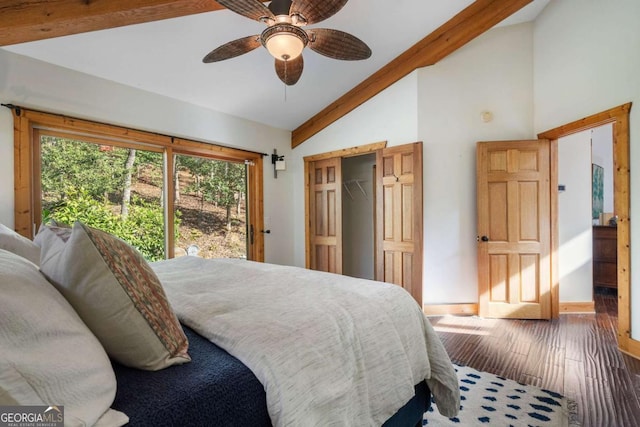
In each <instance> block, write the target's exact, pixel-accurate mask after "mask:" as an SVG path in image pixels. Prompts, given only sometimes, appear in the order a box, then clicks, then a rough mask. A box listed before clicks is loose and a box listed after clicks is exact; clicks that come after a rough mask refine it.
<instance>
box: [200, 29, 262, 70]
mask: <svg viewBox="0 0 640 427" xmlns="http://www.w3.org/2000/svg"><path fill="white" fill-rule="evenodd" d="M261 45H262V44H261V43H260V36H248V37H243V38H241V39H237V40H233V41H230V42H229V43H225V44H223V45H222V46H220V47H217V48H215V49H213V50H212V51H211V52H209V53H208V54H207V56H205V57H204V58H203V59H202V62H204V63H206V64H208V63H210V62H218V61H224V60H225V59H231V58H235V57H236V56H240V55H242V54H244V53H247V52H251V51H252V50H253V49H255V48H257V47H259V46H261Z"/></svg>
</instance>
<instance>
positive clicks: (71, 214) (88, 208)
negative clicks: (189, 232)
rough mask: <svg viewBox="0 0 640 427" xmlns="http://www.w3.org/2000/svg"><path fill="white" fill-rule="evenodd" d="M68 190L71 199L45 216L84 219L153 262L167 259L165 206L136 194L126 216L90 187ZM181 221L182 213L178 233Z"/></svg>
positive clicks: (53, 208) (176, 223)
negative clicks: (97, 198)
mask: <svg viewBox="0 0 640 427" xmlns="http://www.w3.org/2000/svg"><path fill="white" fill-rule="evenodd" d="M64 191H65V194H67V198H65V200H64V201H63V202H60V203H57V204H55V205H51V206H49V207H48V208H47V209H45V211H44V214H43V217H46V218H53V219H55V220H56V221H58V222H63V223H66V224H73V223H74V222H75V221H81V222H83V223H84V224H86V225H88V226H90V227H94V228H98V229H100V230H103V231H106V232H108V233H110V234H113V235H114V236H117V237H119V238H121V239H122V240H124V241H125V242H127V243H129V244H130V245H132V246H133V247H135V248H136V249H137V250H139V251H140V252H141V253H142V255H143V256H144V257H145V258H146V259H147V260H149V261H158V260H161V259H164V212H163V209H162V207H161V206H156V205H153V204H151V203H149V202H145V201H143V200H142V199H140V198H138V197H134V198H133V199H132V201H131V206H130V207H129V215H128V216H127V218H126V219H123V218H122V217H121V216H120V215H118V214H116V213H114V212H113V210H112V208H111V207H110V206H109V205H108V204H107V203H105V202H103V201H102V202H101V201H97V200H95V199H94V198H92V197H91V195H90V194H89V192H88V191H87V190H84V189H76V188H73V187H65V190H64ZM179 224H180V219H179V215H176V219H175V230H176V233H177V230H178V225H179ZM176 237H177V236H176Z"/></svg>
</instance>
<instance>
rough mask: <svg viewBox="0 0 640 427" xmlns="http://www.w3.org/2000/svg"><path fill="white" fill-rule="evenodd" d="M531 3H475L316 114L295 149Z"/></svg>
mask: <svg viewBox="0 0 640 427" xmlns="http://www.w3.org/2000/svg"><path fill="white" fill-rule="evenodd" d="M532 1H533V0H476V1H475V2H473V3H472V4H471V5H469V6H468V7H467V8H466V9H464V10H462V11H461V12H460V13H458V14H457V15H456V16H454V17H453V18H451V19H450V20H449V21H447V22H446V23H444V24H443V25H442V26H440V27H439V28H437V29H436V30H435V31H433V32H432V33H431V34H429V35H428V36H426V37H425V38H424V39H422V40H421V41H419V42H418V43H416V44H415V45H413V46H412V47H410V48H409V49H407V50H406V51H405V52H404V53H402V54H400V55H399V56H398V57H397V58H395V59H394V60H393V61H391V62H390V63H388V64H387V65H385V66H384V67H382V68H381V69H380V70H378V71H377V72H375V73H374V74H372V75H371V76H370V77H368V78H367V79H366V80H364V81H363V82H361V83H360V84H358V85H357V86H356V87H354V88H353V89H351V90H350V91H349V92H347V93H346V94H344V95H343V96H341V97H340V98H338V99H337V100H336V101H334V102H333V103H331V104H330V105H329V106H327V107H326V108H325V109H323V110H322V111H320V112H319V113H318V114H316V115H315V116H313V117H312V118H310V119H309V120H307V121H306V122H305V123H303V124H302V125H300V126H299V127H298V128H296V129H294V130H293V132H292V133H291V147H292V148H295V147H297V146H298V145H300V144H302V143H303V142H304V141H306V140H307V139H309V138H311V137H312V136H313V135H315V134H316V133H318V132H320V131H321V130H323V129H324V128H326V127H327V126H329V125H330V124H332V123H333V122H335V121H337V120H338V119H340V118H341V117H343V116H345V115H347V114H348V113H350V112H351V111H353V110H355V109H356V108H357V107H358V106H360V105H362V104H363V103H365V102H366V101H368V100H369V99H371V98H373V97H374V96H376V95H377V94H378V93H380V92H382V91H383V90H384V89H386V88H388V87H389V86H391V85H392V84H394V83H395V82H397V81H398V80H400V79H402V78H403V77H405V76H406V75H408V74H410V73H411V72H413V71H414V70H416V69H417V68H422V67H426V66H428V65H433V64H435V63H437V62H438V61H440V60H441V59H443V58H445V57H446V56H448V55H449V54H451V53H452V52H454V51H456V50H457V49H459V48H460V47H462V46H464V45H465V44H467V43H468V42H470V41H471V40H473V39H474V38H476V37H477V36H479V35H480V34H482V33H484V32H485V31H487V30H489V29H491V28H493V27H494V26H495V25H496V24H498V23H500V22H501V21H503V20H504V19H505V18H508V17H509V16H511V15H512V14H514V13H515V12H517V11H518V10H520V9H522V8H523V7H524V6H526V5H527V4H529V3H531V2H532Z"/></svg>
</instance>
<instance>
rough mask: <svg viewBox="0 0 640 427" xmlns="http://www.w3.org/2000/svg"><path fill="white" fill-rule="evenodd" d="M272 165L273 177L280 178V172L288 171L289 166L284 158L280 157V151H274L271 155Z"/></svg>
mask: <svg viewBox="0 0 640 427" xmlns="http://www.w3.org/2000/svg"><path fill="white" fill-rule="evenodd" d="M271 163H272V164H273V177H274V178H278V171H283V170H286V169H287V164H286V163H285V162H284V156H278V150H275V149H274V150H273V154H272V155H271Z"/></svg>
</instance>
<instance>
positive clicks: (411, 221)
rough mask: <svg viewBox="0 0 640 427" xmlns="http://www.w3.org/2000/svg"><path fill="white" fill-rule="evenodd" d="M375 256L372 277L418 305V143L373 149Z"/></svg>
mask: <svg viewBox="0 0 640 427" xmlns="http://www.w3.org/2000/svg"><path fill="white" fill-rule="evenodd" d="M376 258H377V262H376V280H380V281H384V282H389V283H395V284H397V285H400V286H402V287H403V288H405V289H406V290H407V291H408V292H409V293H410V294H411V295H412V296H413V297H414V298H415V300H416V301H417V302H418V304H420V306H422V143H414V144H407V145H401V146H397V147H391V148H385V149H382V150H379V151H378V152H377V159H376Z"/></svg>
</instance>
